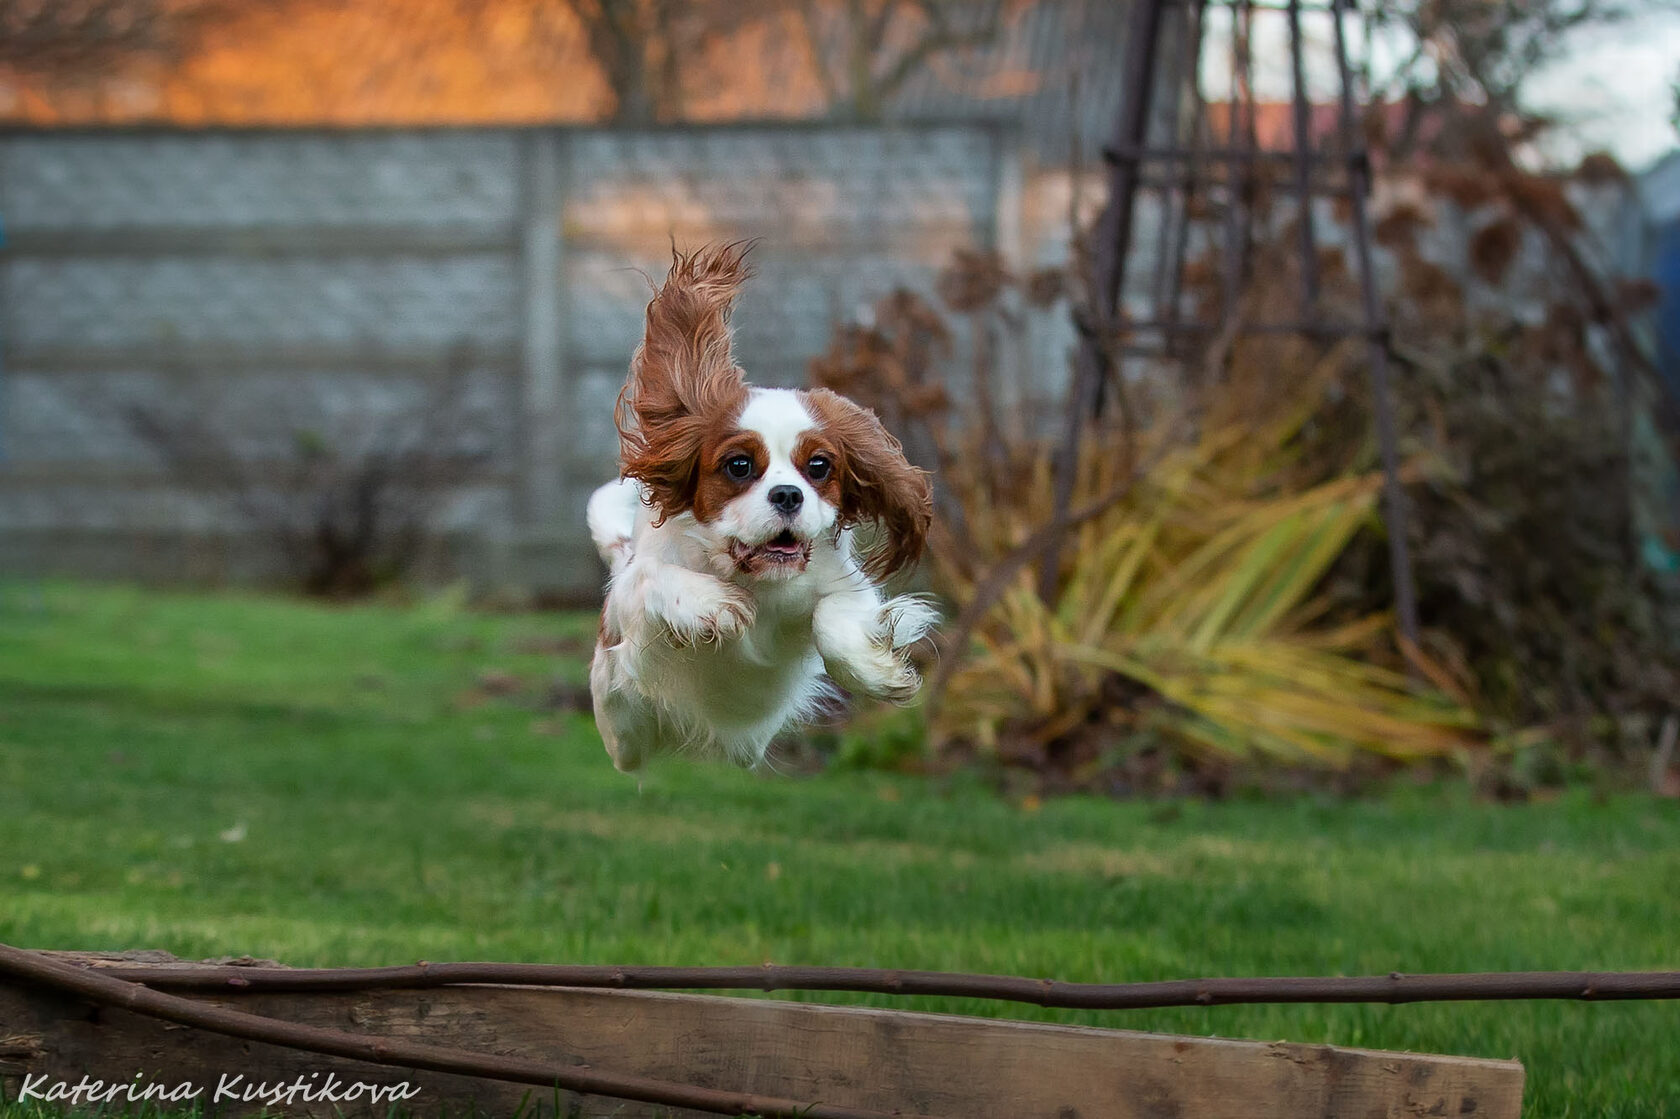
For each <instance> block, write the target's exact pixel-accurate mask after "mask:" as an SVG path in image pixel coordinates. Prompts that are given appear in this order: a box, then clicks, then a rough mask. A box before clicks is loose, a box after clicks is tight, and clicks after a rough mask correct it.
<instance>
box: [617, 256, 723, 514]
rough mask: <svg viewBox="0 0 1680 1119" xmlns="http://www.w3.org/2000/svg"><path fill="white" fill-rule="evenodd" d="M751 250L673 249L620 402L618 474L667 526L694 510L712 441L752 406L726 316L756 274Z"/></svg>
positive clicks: (618, 410) (632, 360)
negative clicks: (636, 484) (639, 487)
mask: <svg viewBox="0 0 1680 1119" xmlns="http://www.w3.org/2000/svg"><path fill="white" fill-rule="evenodd" d="M751 247H752V246H751V244H750V243H745V242H737V243H735V244H730V245H721V246H715V247H713V246H708V247H704V248H700V249H696V250H695V251H693V252H690V253H682V252H677V251H675V250H673V251H672V254H671V256H672V260H671V271H670V274H669V275H667V276H666V277H665V283H664V284H663V285H661V286H660V288H659V290H658V291H656V292H655V293H654V296H653V300H652V301H651V302H650V303H649V304H648V307H647V328H646V330H645V332H644V333H643V335H642V344H641V345H640V346H638V347H636V353H635V356H633V357H632V358H631V359H630V377H629V379H628V380H626V381H625V383H624V390H623V391H622V392H620V393H619V394H618V406H617V408H616V409H615V410H614V414H613V415H614V419H615V420H616V421H617V424H618V436H619V455H620V470H621V473H622V474H623V475H624V476H625V477H627V478H635V479H638V480H639V481H640V482H641V483H642V484H643V485H644V486H646V487H647V491H648V494H649V496H650V498H651V500H652V502H653V504H654V505H655V506H656V507H657V508H658V510H659V519H660V520H661V521H663V520H664V519H665V518H666V517H671V516H675V515H676V514H678V513H683V512H687V511H688V510H689V509H690V508H692V507H693V505H694V491H695V486H696V484H697V482H698V480H699V474H700V455H701V452H702V448H703V445H704V442H705V439H706V436H707V434H708V433H716V432H718V431H720V430H727V428H728V426H729V425H731V424H732V423H733V422H734V420H735V418H736V417H738V416H739V415H740V413H741V409H742V408H744V407H745V406H746V400H747V385H746V381H745V380H744V379H743V378H742V376H741V370H740V369H739V368H738V367H737V366H736V364H735V356H734V353H733V351H732V349H731V346H730V331H729V311H730V308H731V307H732V306H733V305H734V302H735V293H736V292H737V290H739V288H740V287H741V285H742V284H743V283H745V282H746V280H747V277H748V276H749V275H751V273H750V271H749V270H748V268H747V266H746V255H747V251H748V250H749V249H750V248H751Z"/></svg>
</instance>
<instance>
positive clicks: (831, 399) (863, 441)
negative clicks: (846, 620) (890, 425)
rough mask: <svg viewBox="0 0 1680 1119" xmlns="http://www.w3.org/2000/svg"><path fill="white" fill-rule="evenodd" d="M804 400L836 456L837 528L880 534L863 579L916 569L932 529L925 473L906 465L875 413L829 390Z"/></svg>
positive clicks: (865, 562) (899, 448)
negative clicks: (869, 527)
mask: <svg viewBox="0 0 1680 1119" xmlns="http://www.w3.org/2000/svg"><path fill="white" fill-rule="evenodd" d="M804 397H805V403H806V407H807V408H809V409H810V411H811V415H812V416H813V417H814V418H815V419H816V421H817V422H818V423H819V424H821V425H822V428H823V431H824V432H825V433H826V434H827V436H828V438H829V439H830V440H832V441H833V443H834V446H835V448H836V450H837V452H838V454H837V458H838V459H839V462H838V463H837V464H836V465H837V466H838V468H839V469H838V471H837V473H838V475H839V480H840V520H841V523H843V524H856V523H857V522H859V521H873V522H875V524H876V525H878V526H879V527H880V529H881V534H882V535H881V539H880V540H879V541H877V542H876V543H875V545H874V546H873V547H872V548H871V549H870V550H869V552H868V553H867V554H866V555H865V556H864V558H863V571H864V574H866V575H868V576H869V577H870V578H872V579H876V580H883V579H886V578H887V577H888V576H890V575H892V574H893V573H894V572H896V571H899V570H900V569H902V568H905V567H908V566H910V565H911V564H914V563H915V562H916V561H917V560H918V559H920V558H921V555H922V550H923V549H924V548H925V547H926V546H927V535H928V528H929V527H930V526H931V525H932V523H933V487H932V485H931V484H930V483H929V482H928V475H927V471H925V470H923V469H921V468H920V467H917V466H912V465H910V462H909V460H908V459H906V458H905V457H904V448H903V447H902V446H901V445H900V444H899V441H898V440H897V439H895V438H893V436H892V433H891V432H889V431H888V430H887V429H886V428H885V427H884V426H882V424H881V421H880V419H879V417H877V416H876V415H875V413H874V412H871V411H870V410H869V409H867V408H863V407H860V406H859V405H857V404H855V403H853V402H852V401H850V400H848V399H846V398H845V397H843V396H841V395H840V394H838V393H835V392H830V391H829V390H828V389H807V390H805V392H804Z"/></svg>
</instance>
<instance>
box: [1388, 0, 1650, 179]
mask: <svg viewBox="0 0 1680 1119" xmlns="http://www.w3.org/2000/svg"><path fill="white" fill-rule="evenodd" d="M1676 7H1680V5H1677V4H1676V3H1675V0H1404V2H1402V3H1397V4H1379V5H1374V6H1373V8H1372V13H1371V17H1372V19H1373V21H1374V28H1375V29H1376V30H1378V31H1382V30H1388V31H1397V32H1399V34H1398V36H1397V38H1398V39H1399V40H1400V41H1401V42H1402V43H1404V44H1405V45H1406V49H1407V53H1406V54H1405V56H1404V57H1403V58H1402V59H1401V61H1400V63H1399V65H1398V66H1396V67H1395V68H1394V70H1393V72H1392V77H1391V78H1390V79H1389V80H1388V81H1387V82H1386V83H1385V85H1386V86H1387V89H1379V90H1377V91H1375V92H1376V94H1377V96H1376V97H1374V98H1373V100H1388V99H1395V100H1401V101H1403V102H1404V103H1405V104H1406V106H1407V113H1406V116H1405V119H1404V122H1403V123H1402V125H1401V127H1400V128H1399V129H1397V130H1396V131H1395V133H1394V134H1393V135H1391V136H1389V137H1387V140H1388V141H1389V142H1388V147H1389V149H1390V154H1391V155H1392V156H1394V158H1395V159H1396V160H1397V161H1398V160H1403V159H1404V158H1405V157H1406V156H1408V155H1409V154H1411V152H1412V151H1413V150H1414V149H1415V147H1416V146H1417V145H1418V144H1419V143H1420V142H1421V141H1422V140H1423V139H1424V138H1425V137H1427V138H1428V139H1429V141H1430V142H1431V143H1432V144H1435V145H1442V144H1445V145H1446V146H1448V147H1449V148H1450V149H1455V150H1449V151H1447V152H1443V153H1442V154H1448V155H1452V156H1458V157H1462V156H1477V155H1482V154H1485V153H1483V152H1481V151H1478V150H1477V148H1478V145H1483V144H1487V143H1490V142H1491V143H1494V144H1496V145H1499V146H1502V144H1500V141H1509V142H1516V143H1523V142H1524V141H1527V140H1530V139H1532V138H1534V137H1535V136H1537V135H1539V134H1540V133H1541V132H1543V131H1544V130H1545V129H1546V128H1547V127H1549V126H1550V125H1551V124H1552V122H1551V121H1550V120H1549V119H1547V118H1545V117H1542V116H1540V115H1537V114H1534V113H1532V112H1529V111H1528V110H1527V107H1526V105H1525V103H1524V92H1525V86H1526V84H1527V82H1528V80H1529V79H1530V78H1531V77H1533V76H1534V74H1535V73H1537V72H1538V71H1539V70H1541V69H1542V68H1544V67H1545V66H1546V65H1547V64H1548V63H1551V62H1554V61H1556V60H1557V59H1559V58H1561V57H1563V55H1564V54H1565V53H1566V52H1567V51H1568V50H1569V49H1570V46H1571V39H1572V36H1573V35H1574V34H1575V33H1576V32H1579V31H1581V30H1583V29H1586V28H1590V27H1593V26H1600V25H1604V24H1609V23H1615V22H1619V21H1623V20H1626V19H1628V18H1629V17H1631V16H1633V15H1635V14H1636V13H1639V12H1642V11H1650V10H1653V9H1658V8H1668V9H1674V8H1676ZM1431 116H1435V117H1437V118H1442V117H1446V118H1449V119H1450V121H1451V122H1453V123H1454V124H1456V127H1449V128H1447V129H1445V130H1441V129H1438V128H1431V127H1426V126H1424V121H1425V120H1426V119H1427V118H1429V117H1431Z"/></svg>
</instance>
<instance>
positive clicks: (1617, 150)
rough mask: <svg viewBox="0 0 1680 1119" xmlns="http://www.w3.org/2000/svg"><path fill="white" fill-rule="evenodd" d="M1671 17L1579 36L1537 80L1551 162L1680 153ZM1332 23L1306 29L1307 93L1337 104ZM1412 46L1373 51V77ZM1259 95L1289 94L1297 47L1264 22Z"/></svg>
mask: <svg viewBox="0 0 1680 1119" xmlns="http://www.w3.org/2000/svg"><path fill="white" fill-rule="evenodd" d="M1665 6H1666V8H1667V10H1652V11H1649V12H1647V13H1645V14H1644V15H1641V16H1639V17H1637V18H1634V19H1630V20H1628V21H1627V22H1625V23H1621V24H1613V25H1609V26H1602V27H1594V28H1591V29H1589V30H1587V31H1583V32H1577V33H1576V34H1575V35H1574V36H1572V38H1571V39H1570V41H1569V42H1568V43H1567V44H1566V50H1565V52H1564V54H1563V55H1562V56H1561V57H1560V58H1559V59H1558V61H1556V62H1554V63H1552V64H1551V65H1550V66H1548V67H1547V68H1546V69H1545V70H1543V71H1542V72H1540V73H1538V74H1536V75H1534V76H1533V77H1532V78H1531V79H1530V85H1529V88H1528V96H1529V102H1530V105H1531V107H1532V108H1535V109H1538V110H1541V111H1544V112H1546V113H1549V114H1551V115H1553V116H1555V117H1557V118H1558V119H1559V121H1560V123H1561V124H1563V125H1564V127H1562V128H1560V129H1559V130H1558V131H1557V132H1556V134H1555V135H1554V136H1553V137H1552V138H1551V139H1550V140H1549V141H1548V143H1547V144H1546V146H1545V151H1544V154H1545V156H1546V157H1547V158H1548V159H1550V160H1553V161H1555V162H1557V163H1559V164H1569V163H1574V162H1575V161H1577V160H1579V159H1580V157H1581V156H1582V155H1585V154H1587V153H1588V152H1592V151H1600V150H1602V151H1608V152H1610V153H1611V154H1612V155H1614V156H1615V157H1616V158H1617V160H1618V161H1619V162H1620V163H1621V164H1622V165H1623V166H1624V167H1626V168H1628V169H1629V170H1631V171H1640V170H1643V169H1644V168H1646V167H1648V166H1650V165H1651V164H1652V163H1654V162H1656V160H1658V159H1659V158H1661V157H1662V156H1663V155H1665V154H1666V153H1668V152H1669V151H1672V150H1673V149H1674V148H1676V147H1677V146H1680V132H1677V131H1676V129H1675V127H1674V125H1673V123H1672V122H1671V119H1670V118H1671V117H1672V115H1673V112H1674V94H1673V88H1672V87H1673V83H1674V81H1675V80H1676V79H1677V78H1680V0H1666V3H1665ZM1326 20H1327V17H1326V19H1320V20H1319V21H1317V22H1316V23H1315V22H1313V21H1310V20H1307V21H1303V27H1302V32H1303V37H1304V39H1305V41H1306V44H1307V47H1306V52H1305V53H1306V57H1307V65H1306V78H1307V86H1308V88H1309V90H1310V91H1311V93H1312V96H1313V97H1314V99H1315V100H1334V99H1335V97H1336V95H1337V89H1338V85H1339V83H1338V79H1337V76H1336V71H1335V66H1334V62H1333V61H1332V60H1333V58H1334V55H1333V53H1332V51H1331V36H1330V32H1329V24H1328V22H1327V21H1326ZM1227 26H1228V20H1227V19H1226V18H1225V17H1224V15H1223V14H1220V13H1217V12H1215V13H1212V14H1210V17H1209V24H1208V47H1207V52H1206V53H1205V54H1204V56H1203V68H1202V79H1203V86H1204V88H1205V89H1206V90H1207V92H1208V96H1209V97H1211V98H1214V99H1216V100H1218V99H1222V98H1224V97H1225V96H1228V94H1227V92H1226V89H1227V86H1228V73H1229V63H1228V61H1227V58H1228V54H1227V53H1226V52H1228V50H1229V47H1228V46H1227V45H1226V44H1228V43H1229V34H1228V31H1227ZM1348 30H1349V34H1350V43H1349V46H1350V48H1352V49H1353V50H1354V51H1356V52H1357V51H1359V50H1360V48H1361V47H1362V46H1363V45H1364V38H1363V36H1362V35H1361V34H1360V33H1359V32H1358V31H1357V30H1356V29H1355V25H1354V24H1353V23H1351V22H1350V23H1349V24H1348ZM1403 50H1404V46H1403V45H1402V44H1400V43H1398V42H1389V43H1384V42H1382V41H1377V42H1374V43H1372V44H1371V66H1372V70H1373V71H1374V72H1375V73H1376V74H1377V76H1378V78H1379V79H1380V78H1381V76H1382V74H1383V72H1384V69H1385V67H1387V68H1392V67H1393V66H1394V65H1395V60H1396V58H1397V57H1398V56H1399V55H1400V53H1402V51H1403ZM1254 56H1255V88H1256V90H1257V91H1258V93H1259V94H1260V96H1261V97H1262V98H1264V99H1284V98H1287V97H1288V96H1289V95H1290V85H1291V83H1290V72H1289V66H1288V61H1289V40H1288V36H1287V24H1286V23H1285V22H1284V21H1283V20H1282V19H1281V18H1276V19H1270V20H1265V19H1257V20H1256V24H1255V32H1254Z"/></svg>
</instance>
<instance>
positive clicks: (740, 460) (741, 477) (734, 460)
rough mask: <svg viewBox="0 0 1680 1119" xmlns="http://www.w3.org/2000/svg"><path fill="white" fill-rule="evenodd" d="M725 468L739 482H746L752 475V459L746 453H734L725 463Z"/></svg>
mask: <svg viewBox="0 0 1680 1119" xmlns="http://www.w3.org/2000/svg"><path fill="white" fill-rule="evenodd" d="M723 470H724V473H726V474H728V475H729V476H730V477H731V478H733V479H735V480H736V481H737V482H744V481H746V480H747V479H748V478H751V477H752V472H753V464H752V459H750V458H748V457H747V456H746V455H734V456H733V457H731V458H730V459H729V460H728V461H726V462H725V463H724V464H723Z"/></svg>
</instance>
